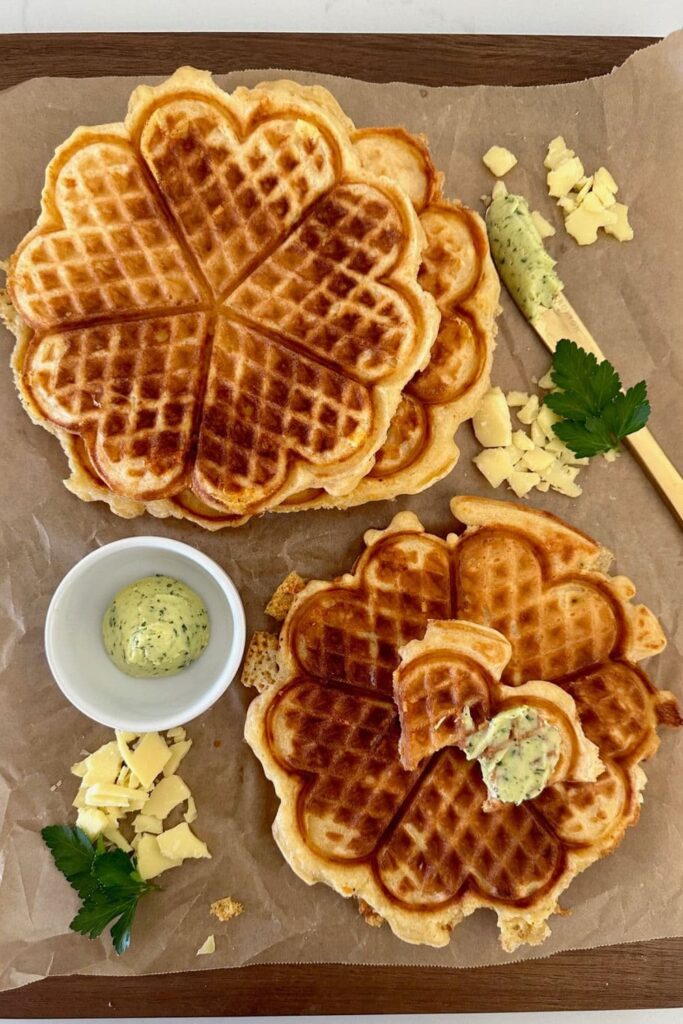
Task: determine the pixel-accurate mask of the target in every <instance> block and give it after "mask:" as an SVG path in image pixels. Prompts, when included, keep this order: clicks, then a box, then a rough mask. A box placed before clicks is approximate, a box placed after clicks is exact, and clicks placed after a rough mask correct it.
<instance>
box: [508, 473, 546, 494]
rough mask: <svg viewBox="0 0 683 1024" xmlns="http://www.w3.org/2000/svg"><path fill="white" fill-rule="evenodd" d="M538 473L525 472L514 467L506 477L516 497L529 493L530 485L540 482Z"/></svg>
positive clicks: (534, 485)
mask: <svg viewBox="0 0 683 1024" xmlns="http://www.w3.org/2000/svg"><path fill="white" fill-rule="evenodd" d="M540 480H541V478H540V476H539V475H538V473H527V472H526V471H525V470H523V469H521V470H520V469H515V470H513V472H512V473H510V476H509V477H508V483H509V484H510V487H511V488H512V490H513V491H514V492H515V494H516V495H517V497H518V498H523V497H524V496H525V495H527V494H528V493H529V491H530V490H531V489H532V487H536V485H537V484H538V483H539V482H540Z"/></svg>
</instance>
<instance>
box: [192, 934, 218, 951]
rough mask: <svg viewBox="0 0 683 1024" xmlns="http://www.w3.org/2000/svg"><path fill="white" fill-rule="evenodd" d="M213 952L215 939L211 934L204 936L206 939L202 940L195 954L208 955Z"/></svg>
mask: <svg viewBox="0 0 683 1024" xmlns="http://www.w3.org/2000/svg"><path fill="white" fill-rule="evenodd" d="M215 952H216V939H215V938H214V936H213V935H208V936H207V937H206V939H205V940H204V942H202V944H201V946H200V947H199V949H198V950H197V954H196V955H197V956H210V955H211V954H212V953H215Z"/></svg>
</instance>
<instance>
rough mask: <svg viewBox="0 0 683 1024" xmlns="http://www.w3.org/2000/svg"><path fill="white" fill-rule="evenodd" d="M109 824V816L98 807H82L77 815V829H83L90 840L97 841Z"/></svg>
mask: <svg viewBox="0 0 683 1024" xmlns="http://www.w3.org/2000/svg"><path fill="white" fill-rule="evenodd" d="M108 824H109V819H108V818H107V815H106V814H105V813H104V811H100V810H99V809H98V808H97V807H82V808H80V810H79V812H78V814H77V815H76V827H77V828H82V829H83V831H84V832H85V834H86V836H87V837H88V839H97V837H98V836H99V835H101V834H102V833H103V832H104V830H105V828H106V827H107V825H108Z"/></svg>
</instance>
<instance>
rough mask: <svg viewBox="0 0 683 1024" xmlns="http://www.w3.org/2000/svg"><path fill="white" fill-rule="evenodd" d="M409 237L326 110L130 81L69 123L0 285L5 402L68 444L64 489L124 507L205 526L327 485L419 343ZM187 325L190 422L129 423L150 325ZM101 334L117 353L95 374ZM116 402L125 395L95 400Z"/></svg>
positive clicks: (417, 354)
mask: <svg viewBox="0 0 683 1024" xmlns="http://www.w3.org/2000/svg"><path fill="white" fill-rule="evenodd" d="M422 246H423V238H422V234H421V229H420V226H419V223H418V220H417V216H416V214H415V212H414V210H413V208H412V206H411V204H410V202H409V200H408V198H407V196H406V195H405V193H404V192H402V190H401V188H400V187H399V186H398V185H396V184H395V183H392V182H390V181H388V180H383V181H380V180H378V179H376V178H375V177H374V176H373V175H372V174H370V173H369V172H367V171H365V170H364V169H363V168H362V167H361V165H360V162H359V160H358V157H357V155H356V153H355V151H354V149H353V146H352V143H351V139H350V137H349V135H348V132H347V130H346V128H345V127H344V126H343V125H342V123H341V122H340V121H339V119H338V118H336V117H335V118H331V117H330V116H329V115H328V114H327V113H326V112H325V110H323V109H321V108H320V107H319V106H318V105H316V104H313V103H311V102H309V101H308V100H307V99H306V98H305V96H300V97H297V96H294V95H292V93H291V92H290V91H288V90H287V89H284V88H283V89H281V90H277V89H270V90H248V89H239V90H236V92H235V93H234V94H233V95H231V96H229V95H227V94H226V93H224V92H222V91H221V90H220V89H218V87H217V86H215V85H214V83H213V82H212V80H211V78H210V76H209V75H208V74H207V73H203V72H198V71H195V70H193V69H191V68H182V69H180V70H179V71H178V72H176V74H175V75H173V76H172V78H171V79H169V80H168V81H167V82H165V83H163V84H162V85H160V86H156V87H153V88H150V87H140V88H138V89H137V90H136V91H135V92H134V93H133V95H132V97H131V101H130V105H129V111H128V115H127V118H126V121H125V123H123V124H118V125H107V126H101V127H98V128H87V129H86V128H80V129H78V130H77V131H76V132H75V133H74V135H73V136H72V137H71V139H69V140H68V141H67V142H66V143H64V145H63V146H61V147H60V148H59V149H58V151H57V153H56V154H55V157H54V158H53V160H52V162H51V163H50V165H49V167H48V169H47V173H46V184H45V189H44V191H43V202H42V210H41V214H40V217H39V220H38V223H37V225H36V227H35V228H34V229H33V231H32V232H31V233H30V234H29V235H28V236H27V238H26V239H25V240H24V242H22V243H21V244H20V246H19V248H18V249H17V252H16V253H15V254H14V256H13V257H12V259H11V261H10V270H9V276H8V289H9V293H10V295H11V298H12V301H13V303H14V306H15V308H16V310H17V312H18V313H19V315H20V317H21V318H23V326H22V322H20V323H19V325H18V341H17V346H16V347H15V352H14V355H13V367H14V370H15V377H16V382H17V386H18V389H19V393H20V397H21V398H22V401H23V402H24V404H25V406H26V407H27V409H28V410H29V412H30V414H31V415H32V416H33V418H34V419H35V420H36V421H37V422H40V423H41V424H43V425H44V426H46V427H47V428H48V429H49V430H51V431H52V432H53V433H56V434H57V436H58V437H59V439H60V441H61V442H62V446H63V448H64V449H65V451H67V454H68V456H69V461H70V464H71V466H72V477H71V480H70V481H69V487H70V489H71V490H73V491H74V492H75V493H77V494H79V496H82V497H83V498H85V499H86V500H93V499H95V498H102V499H103V500H106V501H108V502H109V503H110V505H111V507H112V508H113V510H114V511H116V512H119V513H121V514H124V515H126V516H132V515H136V514H139V513H140V512H142V511H144V510H145V509H149V510H150V511H151V512H153V513H154V514H156V515H160V516H167V515H176V516H180V517H189V518H193V519H197V521H203V522H204V523H205V525H209V526H210V527H211V528H218V527H220V526H221V525H225V524H228V523H229V524H230V525H236V524H238V523H240V522H243V521H245V520H246V519H247V518H249V517H250V516H251V515H254V514H256V513H259V512H262V511H264V510H266V509H267V508H269V507H272V506H273V505H277V504H279V503H280V502H282V501H284V500H287V498H288V497H289V496H290V495H291V494H293V493H300V492H301V491H302V490H304V491H305V490H306V489H308V488H316V489H317V488H321V489H322V490H323V491H325V492H329V493H331V494H335V495H336V494H344V493H346V492H347V491H349V490H351V489H352V488H353V487H354V486H355V484H356V483H357V482H358V481H359V480H360V479H361V478H362V477H363V476H364V475H365V473H366V472H367V471H368V470H369V469H370V468H371V466H372V463H373V458H374V453H375V452H376V451H377V450H378V448H379V447H380V445H381V444H382V442H383V441H384V439H385V437H386V434H387V430H388V428H389V424H390V422H391V418H392V415H393V413H394V412H395V410H396V408H397V406H398V403H399V401H400V398H401V392H402V389H403V387H404V386H405V385H406V384H407V383H408V382H409V380H410V379H411V378H412V377H413V376H414V374H415V373H416V372H417V371H418V370H420V369H422V368H423V367H424V365H425V363H426V362H427V359H428V355H429V351H430V349H431V346H432V344H433V342H434V339H435V337H436V333H437V329H438V323H439V313H438V310H437V308H436V305H435V303H434V301H433V299H431V297H430V296H429V295H428V294H427V293H426V292H424V291H423V290H422V288H421V287H420V286H419V284H418V282H417V276H418V270H419V262H420V253H421V249H422ZM192 316H194V317H196V318H199V319H200V320H202V323H203V324H204V327H205V330H204V336H203V338H202V339H201V340H200V339H198V340H197V345H198V348H200V349H201V352H200V353H198V356H197V363H196V372H195V373H194V375H193V376H192V377H191V379H190V377H188V378H187V380H186V382H185V386H186V387H189V386H190V385H191V386H192V387H193V388H194V393H193V395H191V396H190V395H188V396H186V406H187V407H188V408H189V406H190V405H191V406H192V409H191V413H190V412H188V413H187V415H186V416H185V417H184V419H183V423H182V425H181V424H167V423H166V422H165V418H164V416H158V417H157V418H156V420H155V421H154V422H152V420H153V419H154V417H153V413H152V411H147V412H146V415H144V416H142V417H140V416H139V415H138V410H137V407H136V406H135V404H134V401H137V397H138V394H139V392H140V391H144V390H145V389H146V388H148V386H149V379H148V376H149V374H148V376H147V377H144V378H143V377H141V378H140V379H138V376H137V375H139V374H145V373H147V369H146V368H147V367H148V365H149V364H152V363H155V360H158V359H159V358H161V355H160V353H159V349H158V344H157V341H156V333H155V331H154V330H153V329H152V328H153V327H154V324H155V323H156V322H157V321H159V320H164V321H168V322H169V323H170V322H171V321H172V320H173V318H176V317H177V318H181V320H182V318H184V317H192ZM202 318H203V319H202ZM183 322H184V321H183ZM138 324H140V325H142V326H137V325H138ZM150 325H151V326H150ZM148 328H149V329H148ZM94 329H96V330H97V334H96V335H94V334H93V333H92V332H93V330H94ZM179 331H180V333H182V329H181V328H180V327H179V328H178V329H177V330H176V328H175V327H174V326H173V324H172V323H170V327H169V338H174V337H175V336H176V335H177V334H178V332H179ZM67 332H69V337H68V342H65V341H64V339H65V338H66V334H67ZM105 335H106V336H107V337H108V339H109V340H108V342H107V345H106V346H105V347H108V348H109V349H110V350H111V351H112V352H116V353H118V352H119V350H120V349H122V348H123V347H125V346H126V345H127V347H128V350H129V354H131V358H130V359H128V360H127V361H123V359H122V358H119V355H118V354H117V355H116V357H115V358H111V359H102V360H100V361H99V362H98V361H97V360H96V359H95V358H94V356H92V350H93V344H94V342H93V338H94V337H95V336H96V337H97V338H98V339H99V341H98V344H100V342H101V339H102V338H103V337H104V336H105ZM57 338H60V339H62V341H60V342H59V343H57V342H56V341H55V339H57ZM125 338H128V339H133V338H134V339H136V344H138V345H139V346H140V347H141V348H142V349H144V351H141V352H140V353H139V356H135V358H133V357H132V353H130V349H131V345H132V341H130V340H129V341H128V342H125V341H124V340H122V339H125ZM148 346H149V351H147V347H148ZM77 351H80V352H85V353H90V354H89V355H88V356H87V357H86V358H81V357H79V356H78V355H77ZM34 357H35V359H34ZM41 361H42V363H45V366H43V367H42V368H41V371H40V374H39V382H38V383H36V380H37V378H36V374H35V372H34V369H35V367H34V366H33V363H34V362H35V365H36V366H37V365H38V363H41ZM172 361H173V358H172V357H171V355H169V356H168V360H167V362H169V363H170V362H172ZM47 362H49V363H50V372H49V373H47V372H43V371H44V370H45V367H46V366H47ZM90 372H91V373H92V378H89V377H88V373H90ZM154 372H155V373H156V370H154ZM157 376H158V375H157ZM259 378H260V380H259ZM159 379H160V381H161V384H162V385H166V384H169V383H172V381H173V380H174V379H175V378H174V377H173V376H172V375H171V374H169V373H167V374H165V375H163V374H162V375H161V377H160V378H159ZM93 381H94V382H95V385H96V386H97V389H98V394H99V398H98V399H97V401H98V403H99V404H98V405H97V406H94V405H90V406H88V401H89V399H88V397H87V396H88V395H90V394H91V393H93V392H94V385H93ZM52 388H53V389H55V393H54V394H48V392H49V391H50V389H52ZM68 389H71V392H72V394H71V395H70V396H69V395H68V394H67V391H68ZM124 390H125V393H127V394H128V395H131V396H133V400H131V402H130V403H128V404H126V402H125V401H121V400H118V399H117V400H116V403H115V406H116V407H115V408H113V407H110V405H109V404H108V403H109V402H110V400H112V401H113V399H112V396H119V398H120V397H121V396H122V395H123V393H124ZM175 397H176V396H175V394H173V393H172V392H169V393H167V392H164V391H161V392H159V394H158V398H157V401H158V403H159V404H160V405H161V406H162V407H163V408H164V409H167V410H168V408H169V407H170V404H171V402H172V401H174V400H175ZM283 402H284V403H285V404H284V406H283V405H282V403H283ZM86 407H87V408H86ZM96 410H99V411H96ZM235 410H239V415H236V413H235ZM245 410H247V412H245ZM170 427H178V429H177V430H176V431H175V435H174V439H173V443H174V444H175V445H176V459H175V462H173V464H172V465H171V462H172V460H171V461H169V459H170V456H169V454H168V453H169V447H170V444H171V438H170V435H169V428H170ZM155 431H156V433H155ZM73 436H75V437H76V438H77V439H78V440H72V437H73ZM79 442H82V443H79ZM83 453H85V454H83ZM127 462H128V463H129V464H127ZM143 463H144V465H143Z"/></svg>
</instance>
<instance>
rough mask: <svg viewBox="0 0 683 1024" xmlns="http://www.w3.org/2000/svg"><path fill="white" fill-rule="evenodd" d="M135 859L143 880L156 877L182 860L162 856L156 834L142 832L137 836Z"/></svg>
mask: <svg viewBox="0 0 683 1024" xmlns="http://www.w3.org/2000/svg"><path fill="white" fill-rule="evenodd" d="M137 860H138V871H139V872H140V876H141V877H142V878H143V880H144V881H145V882H146V881H148V880H149V879H150V878H156V877H157V875H160V874H161V873H162V872H163V871H168V870H169V869H170V868H178V867H180V865H181V864H182V860H172V859H171V858H169V857H164V855H163V854H162V852H161V850H160V849H159V840H158V839H157V837H156V836H151V835H149V834H148V833H144V834H143V835H141V836H140V837H139V838H138V843H137Z"/></svg>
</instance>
